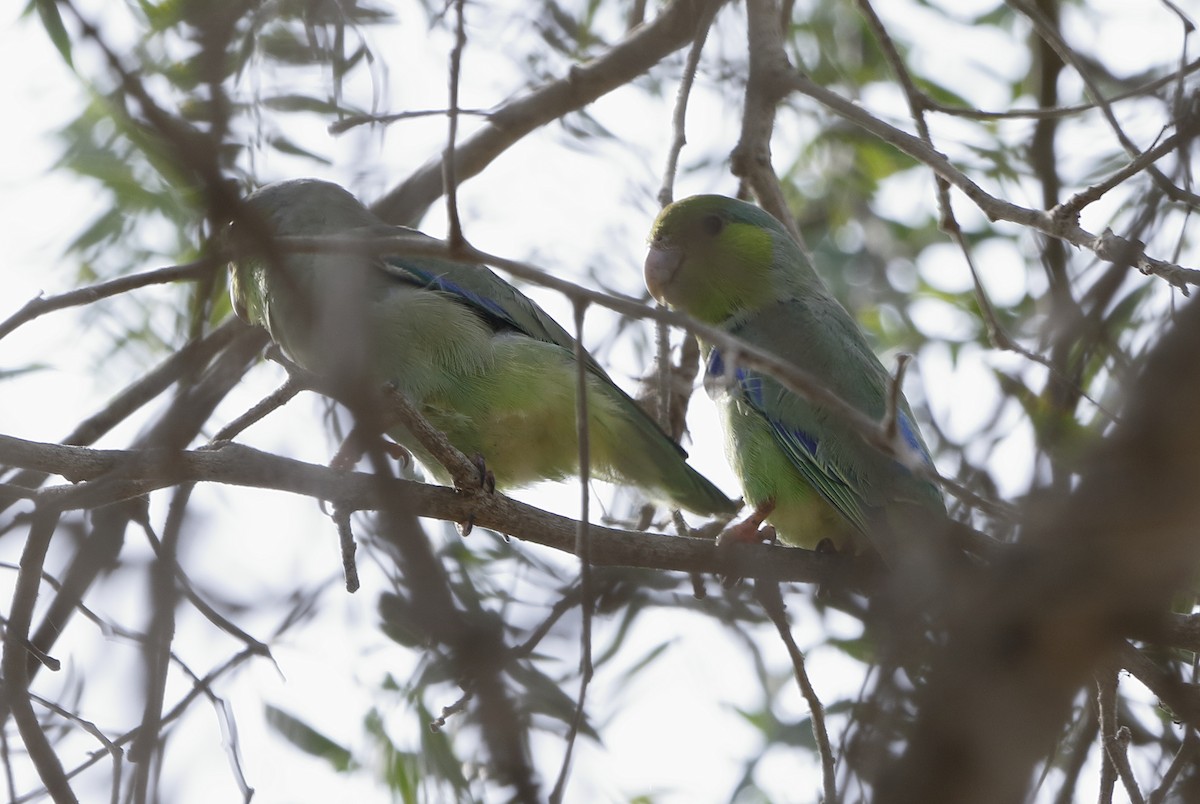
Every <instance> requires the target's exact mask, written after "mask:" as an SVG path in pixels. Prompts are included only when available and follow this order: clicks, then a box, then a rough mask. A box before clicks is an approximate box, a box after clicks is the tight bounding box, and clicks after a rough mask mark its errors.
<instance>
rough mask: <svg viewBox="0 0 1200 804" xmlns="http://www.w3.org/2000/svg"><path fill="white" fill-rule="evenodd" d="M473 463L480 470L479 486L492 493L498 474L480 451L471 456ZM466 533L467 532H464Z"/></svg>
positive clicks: (494, 489)
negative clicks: (488, 464)
mask: <svg viewBox="0 0 1200 804" xmlns="http://www.w3.org/2000/svg"><path fill="white" fill-rule="evenodd" d="M471 463H473V464H475V468H476V469H478V470H479V488H481V489H483V490H484V491H486V492H487V493H488V494H492V493H494V492H495V491H496V476H495V475H494V474H492V470H491V469H488V467H487V462H486V461H484V459H483V456H482V455H480V454H479V453H478V452H476V453H475V455H474V456H473V457H472V458H471ZM463 535H466V534H463Z"/></svg>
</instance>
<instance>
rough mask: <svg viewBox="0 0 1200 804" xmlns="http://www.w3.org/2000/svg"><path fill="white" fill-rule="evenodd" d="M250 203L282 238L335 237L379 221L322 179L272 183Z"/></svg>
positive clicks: (247, 198) (344, 190)
mask: <svg viewBox="0 0 1200 804" xmlns="http://www.w3.org/2000/svg"><path fill="white" fill-rule="evenodd" d="M246 204H247V205H248V206H249V207H250V208H251V209H252V210H254V212H255V213H257V214H258V215H260V216H262V218H263V219H264V220H265V222H266V223H267V225H268V226H270V228H271V231H272V232H273V233H274V234H276V235H278V236H282V237H287V236H289V235H308V236H320V235H324V234H333V233H336V232H343V231H346V230H348V229H354V228H357V227H361V226H370V225H372V224H374V223H378V222H379V220H378V218H376V217H375V216H374V215H373V214H371V212H370V211H369V210H368V209H367V208H366V207H364V206H363V205H362V203H361V202H360V201H359V200H358V199H357V198H355V197H354V196H353V195H351V194H350V193H349V192H348V191H347V190H346V189H344V188H342V187H340V186H338V185H336V184H334V183H332V182H328V181H321V180H320V179H292V180H290V181H279V182H274V183H273V184H268V185H266V186H265V187H262V188H261V189H259V190H256V191H255V192H253V193H251V194H250V195H249V196H247V197H246Z"/></svg>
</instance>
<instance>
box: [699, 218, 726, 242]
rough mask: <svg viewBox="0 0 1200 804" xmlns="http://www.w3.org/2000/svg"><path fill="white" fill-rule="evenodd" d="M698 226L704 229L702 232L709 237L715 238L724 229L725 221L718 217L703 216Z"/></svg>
mask: <svg viewBox="0 0 1200 804" xmlns="http://www.w3.org/2000/svg"><path fill="white" fill-rule="evenodd" d="M700 225H701V226H702V227H704V232H705V234H707V235H708V236H709V237H716V236H717V235H719V234H720V233H721V230H722V229H724V228H725V219H724V218H722V217H721V216H720V215H705V216H704V218H703V219H702V220H701V221H700Z"/></svg>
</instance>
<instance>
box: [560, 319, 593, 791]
mask: <svg viewBox="0 0 1200 804" xmlns="http://www.w3.org/2000/svg"><path fill="white" fill-rule="evenodd" d="M586 312H587V303H586V302H576V304H575V432H576V439H577V441H578V442H579V489H580V513H579V525H578V529H577V531H576V534H575V554H576V555H577V556H578V557H579V591H580V611H581V613H582V615H583V620H582V625H581V628H580V632H579V648H580V656H579V697H578V698H577V699H576V701H575V713H574V715H573V716H572V717H571V725H570V728H568V730H567V736H566V738H565V742H566V750H565V751H564V752H563V760H562V766H561V767H560V768H559V771H558V780H557V781H556V782H555V783H554V790H553V791H552V792H551V793H550V801H551V802H552V803H553V804H559V803H560V802H561V801H562V800H563V796H564V795H565V794H566V789H567V779H568V778H570V773H571V757H572V755H573V754H574V752H575V740H576V738H577V737H578V736H579V729H580V727H581V726H582V725H583V718H584V712H585V709H584V703H585V701H586V700H587V689H588V684H589V683H590V682H591V680H592V673H593V671H594V668H593V667H592V607H593V605H594V600H593V592H592V540H591V530H590V527H589V524H590V523H589V519H590V518H591V516H590V507H591V494H590V489H589V488H588V486H589V482H590V479H591V442H590V437H589V433H588V421H589V418H588V417H589V414H588V381H587V375H588V372H587V368H586V366H587V360H588V357H587V352H586V351H584V348H583V319H584V314H585V313H586Z"/></svg>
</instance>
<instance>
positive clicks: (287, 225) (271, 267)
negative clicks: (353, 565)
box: [230, 179, 739, 516]
mask: <svg viewBox="0 0 1200 804" xmlns="http://www.w3.org/2000/svg"><path fill="white" fill-rule="evenodd" d="M247 203H248V205H249V206H250V208H251V209H253V210H254V211H255V212H256V213H257V214H258V215H260V216H262V218H263V220H264V222H265V223H266V224H267V226H268V227H269V230H270V231H271V232H272V233H273V234H274V235H276V236H285V237H286V236H304V237H331V236H340V237H347V238H350V239H351V240H353V239H354V238H359V237H361V238H363V239H364V240H366V239H373V238H380V237H410V238H425V237H426V236H425V235H423V234H421V233H420V232H416V231H414V230H412V229H406V228H403V227H397V226H390V225H387V224H385V223H384V222H383V221H381V220H380V219H379V218H378V217H376V216H375V215H374V214H373V213H372V212H371V211H370V210H368V209H367V208H366V207H365V206H363V205H362V204H361V203H360V202H359V201H358V199H356V198H355V197H354V196H353V195H351V194H350V193H349V192H347V191H346V190H344V189H343V188H341V187H339V186H338V185H336V184H331V183H329V182H324V181H318V180H315V179H298V180H294V181H286V182H279V183H276V184H271V185H268V186H266V187H264V188H262V189H260V190H258V191H257V192H255V193H253V194H252V195H250V196H249V197H248V198H247ZM429 239H430V240H432V238H429ZM351 245H352V244H351ZM259 251H260V253H259V254H256V255H254V256H250V257H239V258H238V259H236V260H235V261H234V262H233V263H231V265H230V293H231V295H232V298H233V302H234V309H235V310H236V311H238V313H239V315H241V317H242V318H244V319H246V320H247V321H249V322H250V323H252V324H258V325H260V326H262V327H264V328H265V329H266V330H267V331H268V332H269V333H270V335H271V337H272V338H273V339H274V340H275V342H276V343H278V344H279V345H280V346H281V347H282V348H283V350H284V351H285V352H286V353H287V354H288V355H289V356H290V357H291V359H292V360H294V361H295V362H296V363H297V364H299V365H300V366H302V367H303V368H305V369H308V370H309V371H312V372H314V373H315V374H318V375H320V376H322V377H324V378H325V379H326V380H330V381H332V382H333V383H334V384H335V387H337V386H338V384H339V383H341V382H346V381H352V380H353V379H354V378H355V377H365V378H367V380H368V381H369V382H372V383H375V384H377V385H382V384H384V383H393V384H394V385H395V386H396V388H397V389H398V390H399V391H400V392H401V393H403V394H404V395H405V396H406V397H407V399H408V400H409V401H410V402H411V403H412V404H413V405H414V406H416V407H417V408H418V409H419V410H420V411H421V413H422V414H423V415H424V416H425V417H426V418H427V419H428V420H429V421H430V422H431V423H432V424H433V425H434V426H435V427H437V428H438V429H440V430H441V431H442V432H443V433H445V434H446V436H447V437H448V438H449V440H450V442H451V443H452V444H454V446H455V447H457V448H458V449H459V450H460V451H461V452H463V453H464V454H466V455H467V456H480V457H482V458H483V459H484V460H486V462H487V468H488V469H489V470H490V471H491V472H492V473H493V474H494V476H495V479H496V483H497V485H498V486H500V487H501V488H513V487H518V486H522V485H527V484H529V483H533V482H535V481H538V480H558V479H562V478H565V477H567V476H570V475H572V474H575V473H577V472H578V461H579V449H578V440H577V434H576V423H575V396H576V382H577V376H576V374H577V363H576V358H575V340H574V338H572V337H571V336H570V335H568V334H567V332H566V331H565V330H564V329H563V328H562V327H560V326H559V325H558V324H557V323H556V322H555V321H554V320H553V319H552V318H550V316H549V315H547V314H546V313H545V312H544V311H543V310H542V309H541V308H540V307H538V306H537V305H536V304H535V303H534V302H533V301H531V300H530V299H528V298H527V297H526V296H524V295H523V294H522V293H521V292H520V291H518V290H517V289H516V288H514V287H513V286H511V285H509V284H508V283H507V282H505V281H504V280H502V279H500V278H499V277H498V276H496V275H495V274H494V273H492V272H491V271H490V270H488V269H487V268H484V267H483V266H480V265H471V264H466V263H460V262H453V261H449V260H443V259H437V258H430V257H404V256H399V255H383V256H376V255H372V254H369V253H364V252H365V250H364V249H355V248H347V249H346V250H344V251H337V252H331V251H325V252H322V253H296V252H290V253H285V252H283V251H282V250H281V249H278V248H276V249H267V248H264V249H260V250H259ZM585 371H586V382H587V407H588V433H589V435H588V438H589V447H590V462H591V469H592V472H593V473H594V474H595V475H597V476H599V477H602V478H604V479H608V480H612V481H614V482H626V483H630V484H633V485H636V486H639V487H641V488H642V489H644V490H645V491H647V492H648V493H649V494H650V495H651V496H653V497H654V498H655V499H659V500H666V501H669V502H671V503H674V504H676V505H678V506H680V507H683V508H686V509H688V510H690V511H693V512H695V513H698V514H713V515H725V516H728V515H731V514H732V513H734V512H735V511H736V510H737V508H738V507H739V503H737V502H735V501H733V500H730V499H729V498H728V497H726V496H725V495H724V494H722V493H721V492H720V491H719V490H718V489H717V488H716V487H715V486H714V485H713V484H712V483H710V482H709V481H708V480H707V479H706V478H704V477H703V476H702V475H700V474H699V473H697V472H696V471H695V470H693V469H692V468H691V467H690V466H688V464H687V463H686V462H685V458H686V453H685V452H684V451H683V449H682V448H680V447H679V445H677V444H676V443H674V442H673V441H672V440H671V439H670V438H669V437H668V436H667V435H666V434H665V433H664V432H663V430H662V429H661V428H659V427H658V425H657V424H655V422H654V421H653V420H652V419H651V418H650V417H649V416H648V415H647V414H646V413H645V412H644V411H643V410H642V409H641V408H640V407H639V406H638V405H637V404H636V403H635V402H634V401H633V400H632V399H631V398H630V397H629V396H628V395H627V394H626V393H625V392H624V391H622V390H621V389H620V388H618V387H617V386H616V385H615V384H614V383H613V381H612V380H611V379H610V378H609V377H608V375H607V374H605V372H604V371H603V370H602V369H601V368H600V366H599V365H598V364H596V363H595V361H593V360H592V359H591V358H590V357H588V358H587V362H586V366H585ZM388 435H389V436H391V437H392V438H393V439H395V440H396V441H397V442H398V443H400V444H401V445H403V446H405V447H406V448H408V449H409V450H411V451H412V452H413V453H414V454H415V455H416V457H417V458H418V459H419V460H420V461H421V463H422V464H424V466H425V467H426V468H427V469H428V470H429V472H430V473H431V474H432V475H433V476H434V477H435V478H436V479H438V480H439V481H441V482H447V481H448V479H449V478H448V474H447V473H446V471H445V469H444V468H443V467H442V466H441V465H440V464H439V463H438V462H437V461H436V460H434V459H433V458H432V457H431V456H430V455H429V454H428V453H427V452H426V451H425V450H424V449H423V448H422V447H421V445H420V443H419V442H418V441H417V440H416V439H415V437H413V436H412V434H410V433H409V432H408V431H407V429H405V428H403V427H396V428H393V429H391V430H389V432H388Z"/></svg>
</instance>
